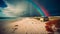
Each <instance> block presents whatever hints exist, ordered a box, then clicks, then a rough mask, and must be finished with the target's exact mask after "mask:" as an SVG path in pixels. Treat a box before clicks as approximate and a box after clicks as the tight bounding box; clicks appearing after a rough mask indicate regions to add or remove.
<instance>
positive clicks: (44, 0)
mask: <svg viewBox="0 0 60 34" xmlns="http://www.w3.org/2000/svg"><path fill="white" fill-rule="evenodd" d="M6 1H7V2H6ZM22 1H25V0H17V1H16V0H4V1H3V0H0V17H1V15H3V13H2V12H1V11H2V10H1V8H7V7H8V4H9V5H11V6H14V7H16V6H20V5H21V4H18V3H21V2H22ZM33 1H34V0H33ZM35 1H36V2H37V3H38V4H40V5H42V6H43V7H44V8H45V9H46V10H47V11H48V12H49V14H50V16H60V6H59V5H60V4H59V3H60V2H59V1H58V0H35ZM7 3H8V4H7ZM17 4H18V5H17ZM29 4H30V3H29ZM15 5H16V6H15ZM21 6H22V5H21ZM24 6H25V5H24ZM27 7H28V6H27ZM31 7H32V6H31ZM24 8H25V7H24ZM29 8H30V7H29ZM13 9H14V8H13ZM18 9H21V7H20V8H18ZM22 9H23V8H22ZM25 9H27V10H28V11H31V13H30V14H29V12H27V11H26V12H24V14H25V15H23V16H28V17H30V16H31V17H32V16H41V15H40V14H38V12H36V10H35V9H34V7H33V9H32V10H30V9H28V8H25ZM9 10H10V9H9ZM12 11H14V10H12ZM22 14H23V13H22ZM3 16H4V15H3ZM12 16H14V15H12Z"/></svg>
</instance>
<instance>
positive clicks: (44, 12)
mask: <svg viewBox="0 0 60 34" xmlns="http://www.w3.org/2000/svg"><path fill="white" fill-rule="evenodd" d="M29 2H30V3H32V4H33V7H34V8H36V10H37V11H38V12H39V14H40V15H41V16H44V17H45V16H46V17H48V16H50V15H49V12H48V11H47V10H46V9H45V8H44V7H43V6H41V5H40V4H38V3H37V2H35V1H32V0H30V1H29Z"/></svg>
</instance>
